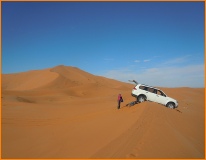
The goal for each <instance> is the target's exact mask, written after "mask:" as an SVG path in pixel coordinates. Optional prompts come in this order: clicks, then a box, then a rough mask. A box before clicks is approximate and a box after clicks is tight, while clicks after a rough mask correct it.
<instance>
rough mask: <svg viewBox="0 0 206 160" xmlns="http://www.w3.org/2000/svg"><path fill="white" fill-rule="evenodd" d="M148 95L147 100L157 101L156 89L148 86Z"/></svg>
mask: <svg viewBox="0 0 206 160" xmlns="http://www.w3.org/2000/svg"><path fill="white" fill-rule="evenodd" d="M146 95H147V100H148V101H152V102H155V99H156V94H155V89H154V88H150V87H148V91H147V92H146Z"/></svg>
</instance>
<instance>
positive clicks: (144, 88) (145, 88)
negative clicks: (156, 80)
mask: <svg viewBox="0 0 206 160" xmlns="http://www.w3.org/2000/svg"><path fill="white" fill-rule="evenodd" d="M139 89H142V90H145V91H147V90H148V87H145V86H140V87H139Z"/></svg>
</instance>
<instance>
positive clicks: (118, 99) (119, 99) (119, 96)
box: [117, 94, 123, 109]
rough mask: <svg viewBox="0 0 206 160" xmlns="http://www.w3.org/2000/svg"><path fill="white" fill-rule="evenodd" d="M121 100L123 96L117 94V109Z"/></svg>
mask: <svg viewBox="0 0 206 160" xmlns="http://www.w3.org/2000/svg"><path fill="white" fill-rule="evenodd" d="M121 102H123V98H122V95H121V94H119V95H118V98H117V103H118V105H117V109H120V104H121Z"/></svg>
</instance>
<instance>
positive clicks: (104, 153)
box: [1, 66, 205, 158]
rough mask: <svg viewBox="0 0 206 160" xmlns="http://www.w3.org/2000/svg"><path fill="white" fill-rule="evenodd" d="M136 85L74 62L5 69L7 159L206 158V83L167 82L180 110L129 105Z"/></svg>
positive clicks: (147, 104) (4, 151)
mask: <svg viewBox="0 0 206 160" xmlns="http://www.w3.org/2000/svg"><path fill="white" fill-rule="evenodd" d="M133 87H134V85H133V84H128V83H123V82H119V81H116V80H112V79H107V78H104V77H100V76H95V75H92V74H89V73H87V72H84V71H82V70H80V69H78V68H74V67H66V66H57V67H55V68H52V69H45V70H39V71H29V72H25V73H18V74H5V75H2V97H1V98H2V158H204V156H205V155H204V127H205V126H204V89H198V88H197V89H194V88H172V89H170V88H164V89H163V90H164V92H165V93H166V94H167V95H169V96H170V97H173V98H175V99H177V100H178V102H179V108H178V110H172V109H168V108H166V107H165V106H162V105H159V104H156V103H152V102H144V103H141V104H136V105H135V106H132V107H126V104H127V103H129V102H131V101H134V100H135V99H134V98H133V97H132V96H131V90H132V88H133ZM119 93H121V94H122V95H123V98H124V102H123V103H122V104H121V109H120V110H117V100H116V99H117V95H118V94H119Z"/></svg>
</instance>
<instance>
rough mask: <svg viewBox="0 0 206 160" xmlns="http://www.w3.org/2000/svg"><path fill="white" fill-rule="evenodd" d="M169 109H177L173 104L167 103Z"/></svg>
mask: <svg viewBox="0 0 206 160" xmlns="http://www.w3.org/2000/svg"><path fill="white" fill-rule="evenodd" d="M166 106H167V107H168V108H171V109H175V104H174V103H172V102H169V103H167V105H166Z"/></svg>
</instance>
